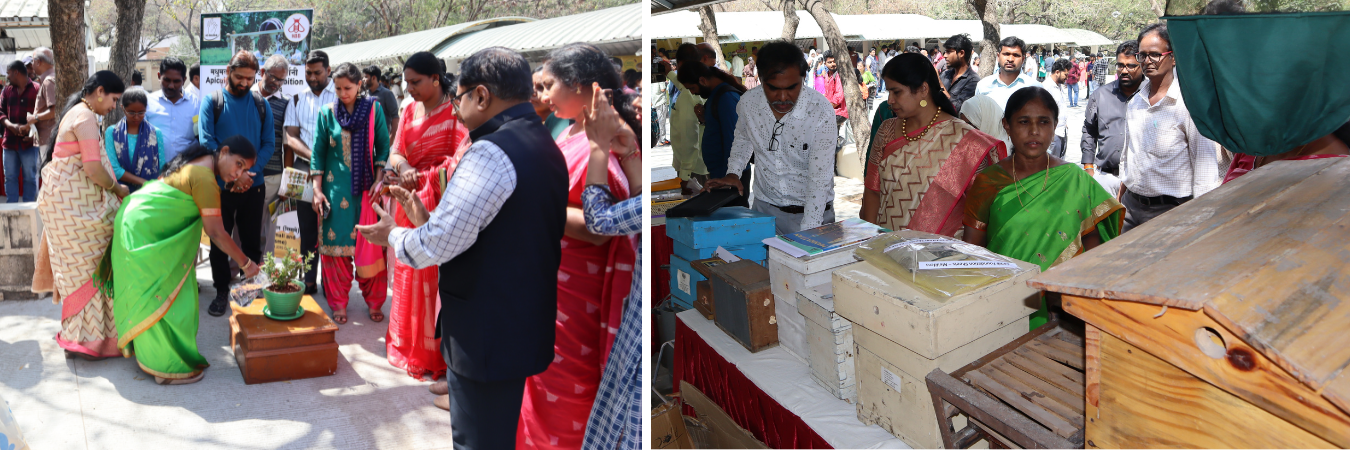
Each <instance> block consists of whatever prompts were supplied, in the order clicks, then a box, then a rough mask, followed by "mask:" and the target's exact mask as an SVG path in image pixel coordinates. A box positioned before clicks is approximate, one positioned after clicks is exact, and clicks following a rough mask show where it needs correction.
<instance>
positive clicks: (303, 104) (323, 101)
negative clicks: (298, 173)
mask: <svg viewBox="0 0 1350 450" xmlns="http://www.w3.org/2000/svg"><path fill="white" fill-rule="evenodd" d="M336 101H337V91H334V90H333V81H332V80H329V81H328V85H327V86H324V88H323V92H321V93H319V94H315V93H314V91H313V90H310V89H305V91H304V92H301V93H300V94H298V96H297V97H296V98H295V100H294V104H292V105H291V106H290V107H289V108H286V127H288V128H289V127H297V128H300V141H301V142H304V143H305V145H307V146H310V147H313V146H314V132H315V129H316V128H317V127H318V122H319V108H322V107H323V105H331V104H333V103H334V102H336ZM301 159H303V158H300V157H299V156H296V160H301ZM296 168H297V169H300V170H304V171H306V172H308V171H309V161H308V160H306V161H305V162H304V163H303V164H297V165H296Z"/></svg>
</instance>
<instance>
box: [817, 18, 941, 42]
mask: <svg viewBox="0 0 1350 450" xmlns="http://www.w3.org/2000/svg"><path fill="white" fill-rule="evenodd" d="M834 20H835V22H836V23H838V24H839V31H842V32H844V33H845V34H849V33H853V34H855V35H857V36H858V38H857V39H854V38H847V39H848V40H850V41H852V40H860V41H894V40H900V39H906V40H908V39H924V38H931V37H938V36H942V37H947V36H951V35H953V34H956V33H952V32H951V31H950V30H939V29H938V28H936V27H935V26H934V24H936V23H937V21H936V20H933V18H931V17H928V16H925V15H921V14H859V15H849V16H835V17H834Z"/></svg>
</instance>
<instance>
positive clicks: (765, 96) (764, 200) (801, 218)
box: [707, 41, 835, 234]
mask: <svg viewBox="0 0 1350 450" xmlns="http://www.w3.org/2000/svg"><path fill="white" fill-rule="evenodd" d="M758 64H759V73H760V77H761V81H762V83H761V84H760V85H759V87H756V88H754V89H751V90H749V91H746V93H745V95H743V96H742V97H741V102H740V104H739V105H737V107H736V113H737V115H739V116H740V120H739V121H737V123H736V138H735V140H734V141H732V144H731V159H730V161H728V163H727V174H728V175H727V176H726V177H724V178H719V179H716V180H709V181H708V187H707V189H715V188H717V187H721V186H733V187H735V188H737V189H738V190H740V191H741V192H742V193H744V192H745V189H744V186H742V185H741V181H740V177H739V176H738V175H736V174H739V173H741V171H742V170H744V169H745V166H746V164H749V162H750V156H751V155H753V156H754V157H755V172H756V173H755V180H754V189H753V191H754V193H755V194H754V203H753V206H752V207H751V208H752V209H754V210H756V211H760V212H764V213H767V214H771V215H773V216H774V218H775V221H774V222H775V225H776V226H777V231H778V234H789V233H796V232H798V231H801V230H806V229H811V228H815V227H818V226H821V225H822V224H827V223H832V222H834V205H833V200H834V144H835V129H834V128H830V125H834V124H835V122H834V108H833V107H832V106H830V102H829V101H828V100H826V99H825V96H824V95H823V94H821V93H820V92H819V91H817V90H815V89H802V86H803V77H804V75H806V74H807V73H808V71H809V70H810V69H809V66H807V64H806V58H804V57H802V54H801V51H799V50H798V49H797V48H796V47H794V46H793V45H792V44H791V43H789V42H786V41H775V42H771V43H769V44H768V45H765V46H764V48H761V49H759V60H758Z"/></svg>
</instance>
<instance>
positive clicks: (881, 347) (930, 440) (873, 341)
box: [853, 315, 1029, 448]
mask: <svg viewBox="0 0 1350 450" xmlns="http://www.w3.org/2000/svg"><path fill="white" fill-rule="evenodd" d="M1028 321H1029V319H1028V318H1027V316H1025V315H1024V316H1022V317H1021V318H1018V319H1014V320H1011V321H1009V323H1008V324H1006V325H1004V326H1003V327H1002V328H999V329H997V330H994V331H993V332H991V333H989V334H986V335H984V336H981V337H978V338H976V339H975V340H974V341H971V342H968V343H966V344H964V345H962V346H960V347H957V348H955V349H953V350H952V351H949V352H947V353H944V354H942V355H941V356H939V357H937V358H935V359H930V358H927V357H924V356H923V355H920V354H918V353H915V352H914V351H912V350H910V349H908V348H905V347H904V346H902V345H899V344H897V343H896V342H895V341H892V340H890V339H887V338H885V337H883V336H881V335H879V334H876V333H874V332H872V331H871V330H868V329H867V328H863V327H860V326H857V324H856V323H855V324H854V327H853V343H854V355H855V359H854V363H855V364H856V368H855V370H856V371H857V376H858V420H861V421H862V422H863V423H869V424H870V423H875V424H877V425H879V426H881V428H883V429H885V430H886V431H889V432H891V434H894V435H895V436H896V437H898V438H900V440H903V441H905V443H906V444H909V445H910V446H911V447H914V448H938V447H941V446H942V435H941V434H940V433H939V430H938V422H937V414H936V413H935V412H934V409H933V398H932V394H930V393H929V391H928V385H927V384H926V383H924V376H926V375H928V373H929V372H932V371H933V370H934V369H941V370H943V371H947V372H950V371H953V370H956V369H959V368H961V366H964V365H966V364H969V363H970V362H971V361H974V360H976V359H977V358H979V357H981V356H984V355H987V354H989V353H990V352H993V351H994V350H997V349H998V348H999V347H1002V346H1003V345H1004V344H1007V343H1009V342H1012V341H1013V340H1016V339H1017V338H1018V337H1020V336H1022V335H1024V334H1026V333H1027V327H1028V325H1027V324H1028Z"/></svg>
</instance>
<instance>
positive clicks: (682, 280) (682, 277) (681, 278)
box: [675, 269, 694, 295]
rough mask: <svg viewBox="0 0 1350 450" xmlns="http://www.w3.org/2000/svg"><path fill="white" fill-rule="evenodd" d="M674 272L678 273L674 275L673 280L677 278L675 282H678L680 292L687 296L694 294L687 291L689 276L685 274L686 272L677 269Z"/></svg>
mask: <svg viewBox="0 0 1350 450" xmlns="http://www.w3.org/2000/svg"><path fill="white" fill-rule="evenodd" d="M675 271H676V272H679V273H677V274H675V278H678V280H677V281H678V282H679V285H680V290H681V291H684V293H685V294H687V295H694V293H693V292H690V290H689V274H688V273H686V272H685V271H683V270H678V269H677V270H675Z"/></svg>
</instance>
